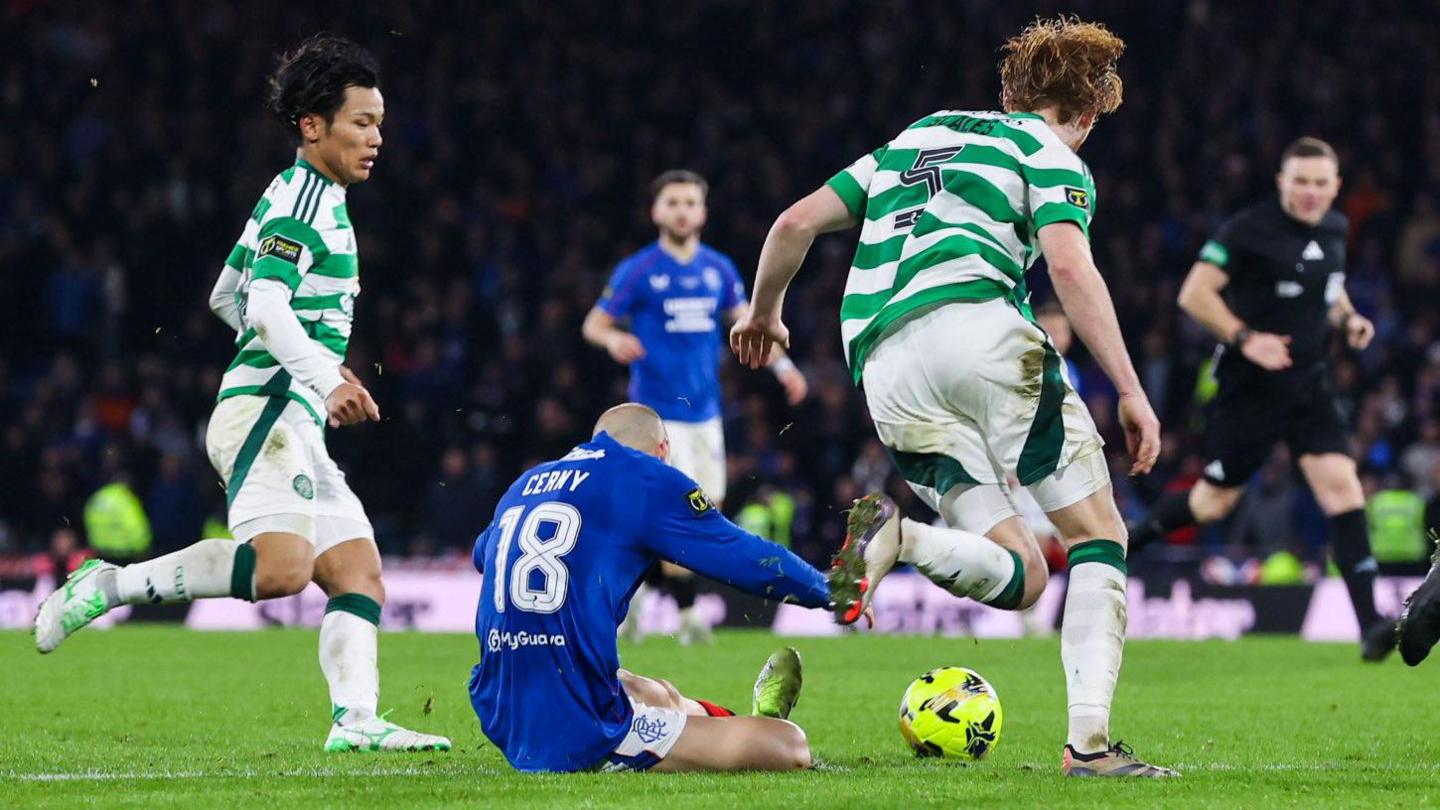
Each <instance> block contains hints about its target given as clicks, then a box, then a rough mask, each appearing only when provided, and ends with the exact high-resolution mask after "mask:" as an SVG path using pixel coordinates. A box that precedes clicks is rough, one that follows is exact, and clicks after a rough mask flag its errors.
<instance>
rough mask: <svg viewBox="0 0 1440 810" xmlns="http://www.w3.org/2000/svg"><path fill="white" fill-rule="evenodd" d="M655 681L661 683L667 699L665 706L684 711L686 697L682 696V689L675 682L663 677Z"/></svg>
mask: <svg viewBox="0 0 1440 810" xmlns="http://www.w3.org/2000/svg"><path fill="white" fill-rule="evenodd" d="M655 683H657V684H659V685H660V690H661V694H662V695H663V696H664V699H665V704H664V706H663V708H669V709H675V710H677V711H684V708H685V705H684V699H683V698H681V696H680V690H679V689H676V688H675V684H673V683H670V682H669V681H667V680H664V679H661V678H656V679H655Z"/></svg>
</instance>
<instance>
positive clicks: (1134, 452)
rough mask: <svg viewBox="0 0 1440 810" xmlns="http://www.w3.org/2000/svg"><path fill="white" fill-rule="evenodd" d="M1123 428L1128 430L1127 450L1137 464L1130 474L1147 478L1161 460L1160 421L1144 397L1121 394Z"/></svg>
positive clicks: (1126, 433) (1121, 423)
mask: <svg viewBox="0 0 1440 810" xmlns="http://www.w3.org/2000/svg"><path fill="white" fill-rule="evenodd" d="M1120 427H1121V428H1123V429H1124V430H1125V449H1126V450H1127V451H1129V453H1130V458H1132V459H1134V463H1132V464H1131V465H1130V474H1131V475H1144V474H1145V473H1148V472H1150V470H1151V469H1153V468H1154V467H1155V460H1156V459H1158V458H1160V419H1159V418H1158V417H1156V416H1155V411H1154V409H1152V408H1151V407H1150V400H1149V399H1148V398H1147V397H1146V396H1145V395H1144V394H1143V393H1140V394H1121V395H1120Z"/></svg>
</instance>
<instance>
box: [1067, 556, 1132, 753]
mask: <svg viewBox="0 0 1440 810" xmlns="http://www.w3.org/2000/svg"><path fill="white" fill-rule="evenodd" d="M1100 544H1104V545H1103V546H1101V545H1100ZM1087 547H1088V549H1089V552H1082V549H1086V548H1087ZM1124 565H1125V557H1124V552H1123V550H1121V548H1120V545H1119V544H1118V543H1114V542H1111V541H1109V540H1092V541H1089V542H1086V543H1081V544H1079V545H1076V546H1075V547H1074V548H1072V549H1071V550H1070V585H1069V589H1068V590H1067V591H1066V593H1065V618H1064V621H1063V624H1061V626H1060V663H1061V664H1062V665H1063V666H1064V667H1065V687H1066V694H1067V696H1068V699H1069V716H1070V728H1069V733H1068V735H1067V738H1066V742H1067V743H1069V744H1070V747H1071V748H1073V749H1074V750H1075V751H1076V752H1077V753H1081V754H1093V753H1096V752H1098V751H1104V750H1105V749H1107V748H1109V747H1110V701H1111V699H1112V698H1113V697H1114V695H1115V682H1116V680H1117V679H1118V678H1119V677H1120V659H1121V656H1122V653H1123V652H1124V648H1125V620H1126V610H1125V570H1124Z"/></svg>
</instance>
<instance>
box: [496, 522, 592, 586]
mask: <svg viewBox="0 0 1440 810" xmlns="http://www.w3.org/2000/svg"><path fill="white" fill-rule="evenodd" d="M524 513H525V507H524V506H512V507H511V508H509V509H506V510H505V513H504V514H502V515H501V516H500V521H499V524H500V544H499V546H498V547H497V548H496V549H495V612H496V613H504V612H505V596H506V591H507V590H508V591H509V596H510V603H511V604H512V605H514V606H515V607H516V608H518V609H520V610H523V611H526V612H527V613H554V612H555V611H557V610H559V609H560V606H561V605H563V604H565V596H566V594H567V588H568V587H569V584H570V570H569V569H567V568H566V567H565V563H564V561H563V560H561V559H560V558H561V557H564V556H565V555H566V554H569V553H570V552H571V551H572V550H573V549H574V548H575V543H576V541H578V540H579V539H580V512H579V510H577V509H576V508H575V507H573V506H571V505H570V504H568V503H561V502H559V501H549V502H547V503H542V504H539V505H538V506H536V507H535V508H534V509H533V510H531V512H530V514H529V515H525V514H524ZM522 516H524V518H525V519H524V522H523V523H522V522H521V517H522ZM517 527H518V528H519V535H520V552H521V553H520V557H519V559H517V560H515V565H514V566H513V567H512V568H511V569H510V571H509V575H510V576H509V581H508V585H509V587H508V588H507V587H506V585H507V581H506V563H507V559H506V558H508V557H509V556H510V546H511V545H512V544H513V542H514V540H515V534H516V528H517ZM542 527H544V528H548V529H550V531H549V532H548V534H547V536H546V537H544V538H542V537H541V536H540V534H541V529H542ZM537 573H538V574H540V576H541V578H542V579H543V584H542V585H540V586H539V587H538V588H536V587H532V580H533V579H535V574H537Z"/></svg>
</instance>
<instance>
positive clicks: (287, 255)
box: [256, 234, 302, 264]
mask: <svg viewBox="0 0 1440 810" xmlns="http://www.w3.org/2000/svg"><path fill="white" fill-rule="evenodd" d="M301 250H302V247H301V245H300V243H299V242H296V241H295V240H293V239H286V238H285V237H283V236H280V235H278V234H277V235H275V236H267V237H265V238H264V239H262V240H260V250H259V251H257V253H256V258H264V257H265V256H274V257H275V258H277V259H283V260H285V261H287V262H290V263H291V264H299V263H300V251H301Z"/></svg>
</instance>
